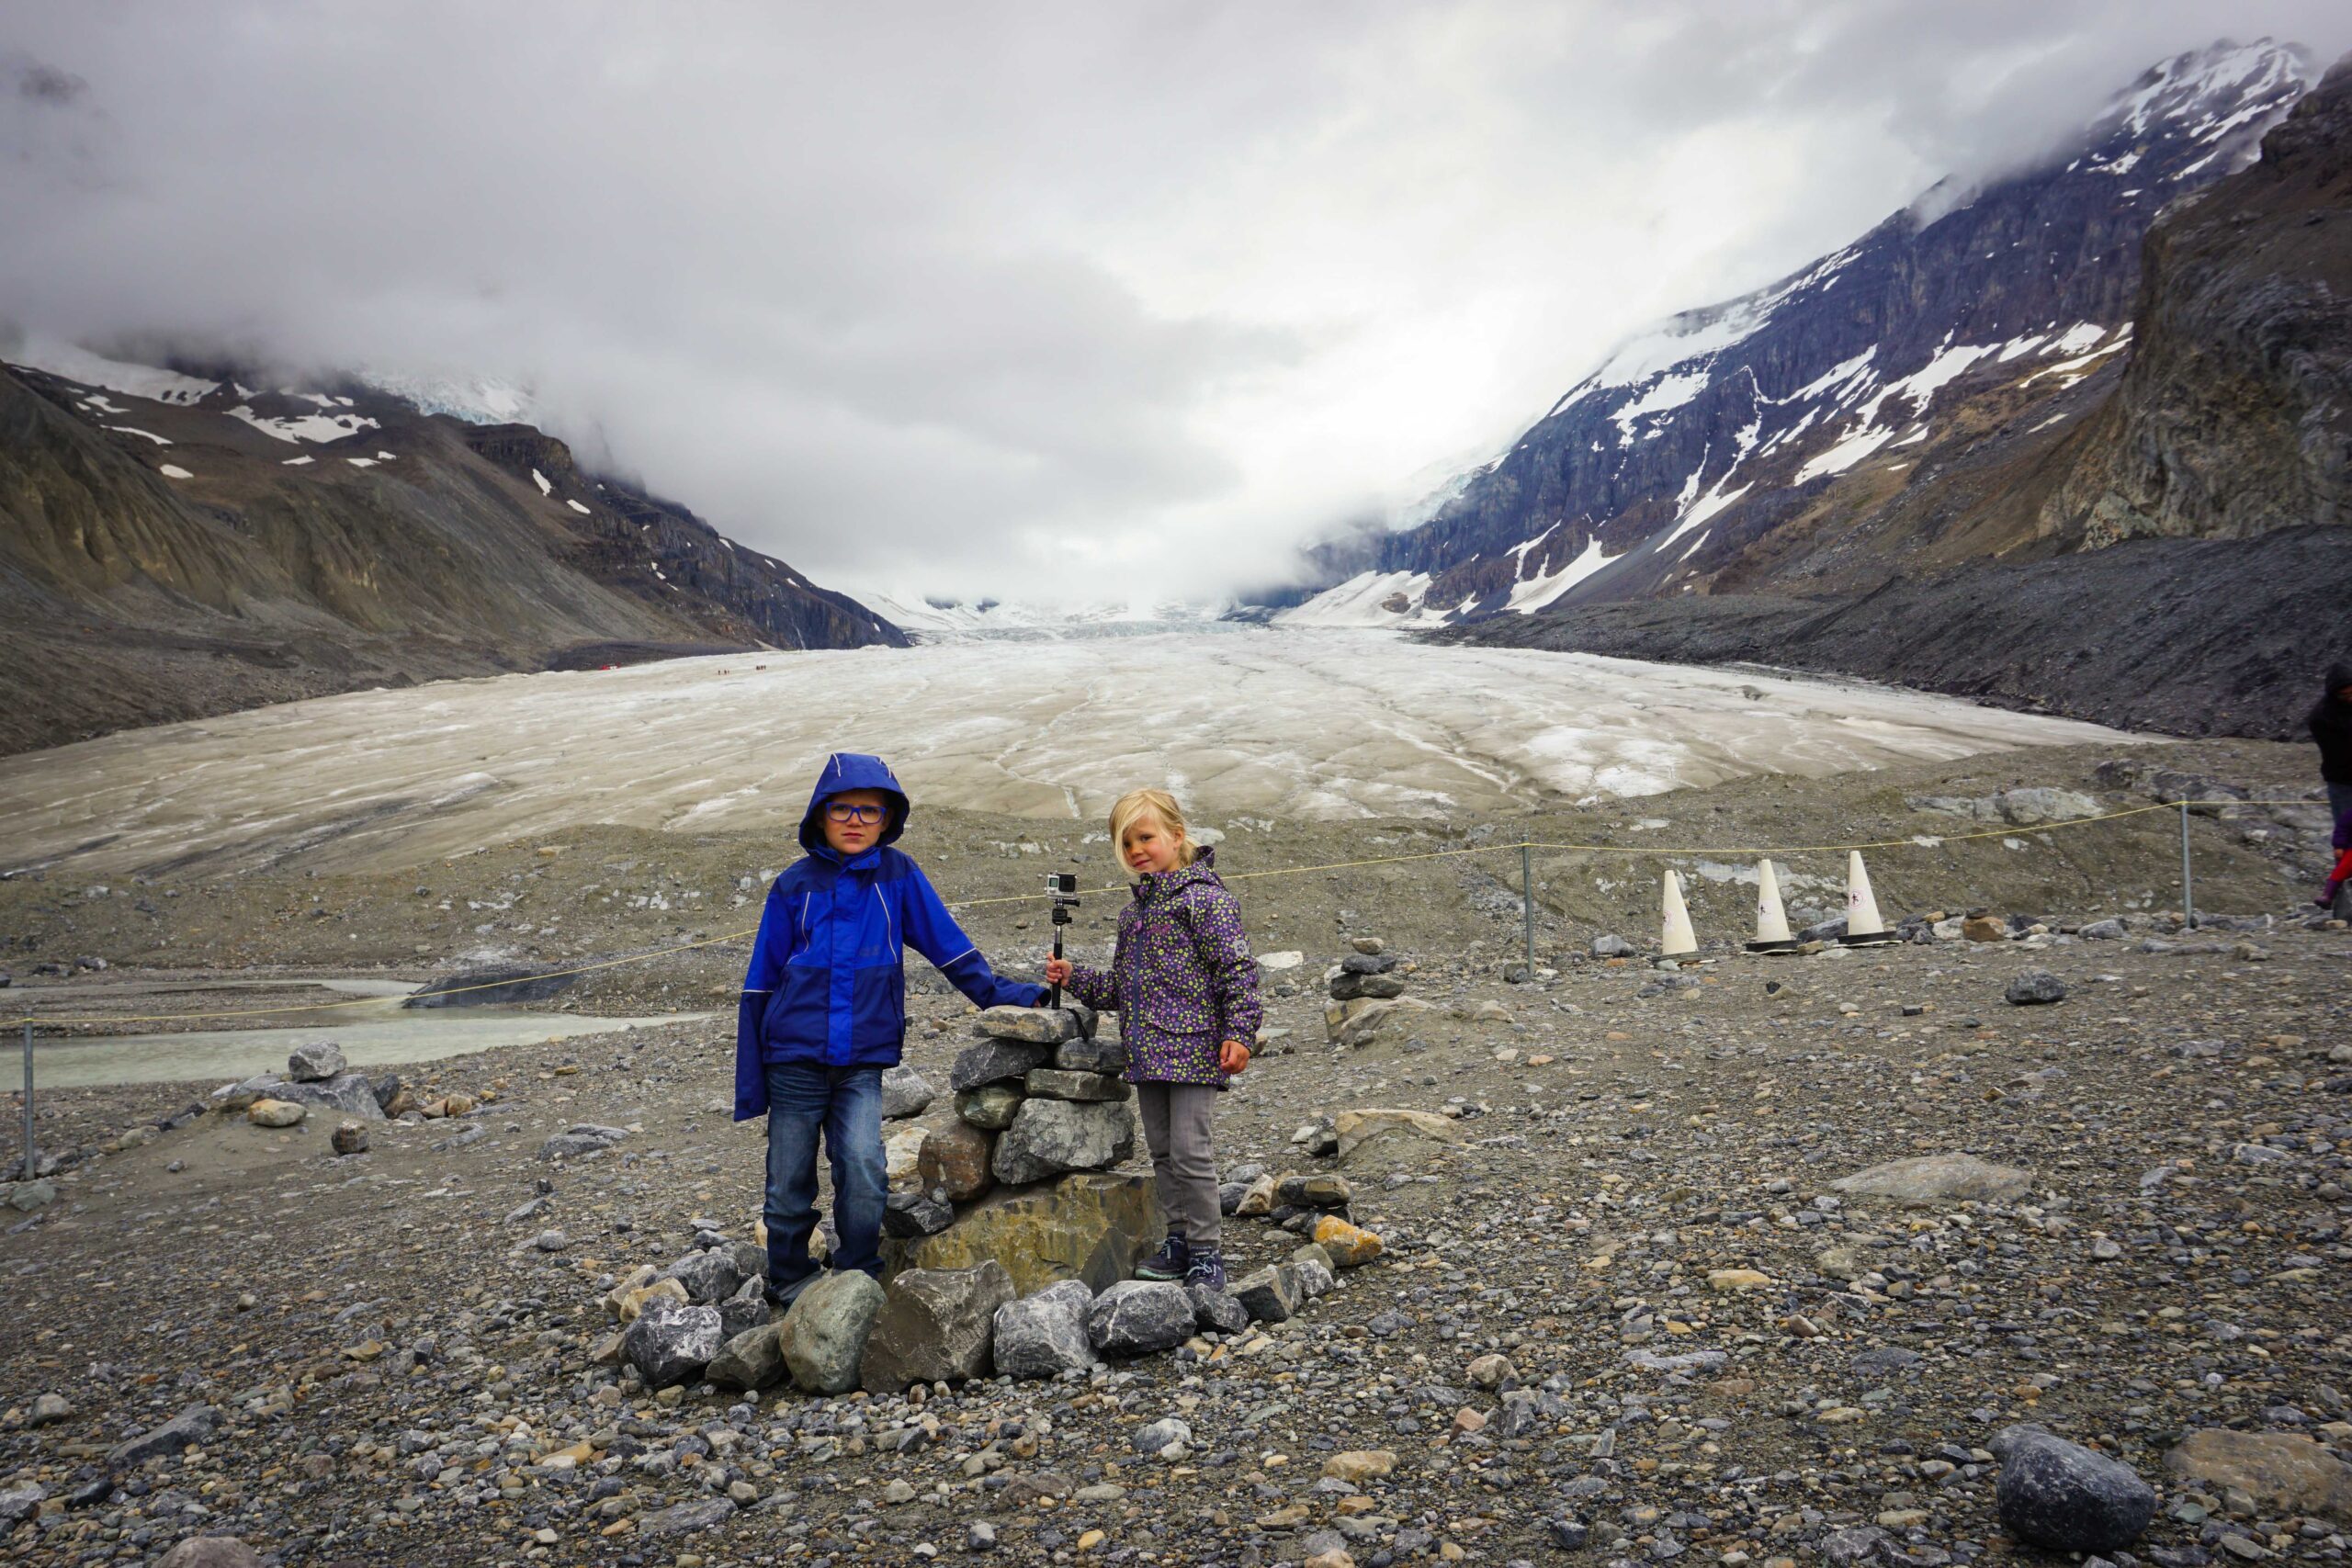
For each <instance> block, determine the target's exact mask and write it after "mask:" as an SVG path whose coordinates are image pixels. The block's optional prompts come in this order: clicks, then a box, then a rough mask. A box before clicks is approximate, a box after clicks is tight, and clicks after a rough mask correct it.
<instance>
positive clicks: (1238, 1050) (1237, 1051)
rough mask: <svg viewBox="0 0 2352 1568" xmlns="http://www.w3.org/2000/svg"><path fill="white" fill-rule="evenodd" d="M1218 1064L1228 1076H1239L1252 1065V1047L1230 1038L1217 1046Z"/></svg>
mask: <svg viewBox="0 0 2352 1568" xmlns="http://www.w3.org/2000/svg"><path fill="white" fill-rule="evenodd" d="M1216 1065H1217V1066H1219V1067H1222V1068H1223V1069H1224V1070H1225V1076H1226V1077H1229V1078H1230V1077H1239V1076H1240V1075H1241V1073H1242V1071H1243V1070H1244V1069H1246V1068H1247V1067H1248V1066H1250V1047H1249V1046H1247V1045H1244V1044H1243V1043H1241V1042H1240V1041H1238V1040H1228V1041H1227V1042H1226V1043H1224V1044H1223V1045H1220V1046H1218V1047H1217V1053H1216Z"/></svg>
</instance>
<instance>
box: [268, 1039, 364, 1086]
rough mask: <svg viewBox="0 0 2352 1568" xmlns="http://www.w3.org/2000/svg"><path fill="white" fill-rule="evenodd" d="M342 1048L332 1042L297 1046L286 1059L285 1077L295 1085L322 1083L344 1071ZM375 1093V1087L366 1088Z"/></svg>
mask: <svg viewBox="0 0 2352 1568" xmlns="http://www.w3.org/2000/svg"><path fill="white" fill-rule="evenodd" d="M344 1066H345V1062H344V1059H343V1047H342V1046H340V1045H338V1044H336V1043H334V1041H332V1040H322V1041H320V1042H318V1043H316V1044H312V1045H297V1046H295V1047H294V1049H293V1050H292V1051H291V1052H289V1053H288V1055H287V1057H286V1076H287V1077H289V1078H291V1079H293V1080H294V1081H295V1082H296V1083H323V1082H324V1081H326V1080H327V1079H329V1078H331V1077H334V1076H335V1075H336V1074H337V1073H340V1072H342V1071H343V1070H344ZM368 1092H369V1093H370V1094H373V1093H374V1092H375V1086H374V1085H373V1084H370V1085H369V1086H368Z"/></svg>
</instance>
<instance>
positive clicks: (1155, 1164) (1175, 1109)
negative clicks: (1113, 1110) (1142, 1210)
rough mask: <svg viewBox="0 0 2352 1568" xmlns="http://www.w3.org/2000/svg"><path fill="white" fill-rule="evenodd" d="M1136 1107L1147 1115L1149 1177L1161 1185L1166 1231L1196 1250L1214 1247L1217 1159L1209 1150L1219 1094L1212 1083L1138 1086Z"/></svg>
mask: <svg viewBox="0 0 2352 1568" xmlns="http://www.w3.org/2000/svg"><path fill="white" fill-rule="evenodd" d="M1136 1109H1137V1110H1139V1111H1142V1112H1143V1141H1144V1143H1145V1144H1146V1145H1148V1146H1149V1147H1150V1149H1151V1174H1152V1176H1153V1177H1154V1179H1157V1180H1158V1182H1159V1206H1160V1207H1161V1208H1163V1209H1165V1210H1167V1211H1168V1229H1169V1231H1170V1234H1172V1235H1182V1237H1183V1238H1184V1239H1185V1240H1186V1241H1188V1242H1190V1243H1191V1244H1192V1245H1193V1248H1194V1249H1195V1250H1204V1249H1207V1248H1213V1247H1216V1244H1217V1237H1218V1235H1219V1234H1220V1233H1219V1231H1218V1228H1217V1224H1218V1219H1217V1207H1216V1154H1215V1152H1214V1151H1213V1150H1212V1149H1211V1148H1210V1146H1209V1122H1210V1121H1211V1119H1212V1118H1214V1117H1215V1116H1216V1089H1215V1088H1214V1087H1212V1086H1210V1085H1208V1084H1193V1083H1139V1084H1137V1085H1136Z"/></svg>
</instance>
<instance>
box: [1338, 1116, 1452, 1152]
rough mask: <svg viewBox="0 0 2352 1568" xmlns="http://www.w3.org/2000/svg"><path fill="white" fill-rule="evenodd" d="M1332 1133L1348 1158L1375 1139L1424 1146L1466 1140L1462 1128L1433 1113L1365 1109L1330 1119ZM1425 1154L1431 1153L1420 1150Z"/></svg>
mask: <svg viewBox="0 0 2352 1568" xmlns="http://www.w3.org/2000/svg"><path fill="white" fill-rule="evenodd" d="M1331 1131H1332V1132H1334V1133H1336V1134H1339V1139H1340V1158H1341V1159H1343V1160H1344V1159H1346V1158H1347V1157H1348V1156H1350V1155H1352V1154H1354V1153H1355V1152H1356V1150H1357V1149H1358V1148H1360V1147H1362V1146H1363V1145H1365V1144H1367V1143H1369V1142H1371V1141H1373V1140H1374V1139H1381V1140H1384V1141H1386V1140H1390V1139H1394V1140H1396V1142H1397V1143H1398V1144H1407V1145H1408V1144H1410V1143H1411V1142H1414V1141H1419V1142H1422V1143H1424V1144H1459V1143H1462V1142H1463V1141H1464V1138H1463V1135H1462V1125H1461V1123H1460V1122H1455V1121H1453V1119H1452V1118H1450V1117H1445V1116H1440V1115H1439V1114H1438V1113H1437V1112H1436V1111H1399V1110H1375V1109H1366V1110H1359V1111H1340V1113H1339V1114H1338V1115H1337V1116H1334V1117H1333V1118H1331ZM1420 1152H1421V1153H1422V1154H1424V1155H1426V1154H1427V1153H1429V1152H1430V1151H1429V1150H1427V1149H1423V1150H1422V1151H1420Z"/></svg>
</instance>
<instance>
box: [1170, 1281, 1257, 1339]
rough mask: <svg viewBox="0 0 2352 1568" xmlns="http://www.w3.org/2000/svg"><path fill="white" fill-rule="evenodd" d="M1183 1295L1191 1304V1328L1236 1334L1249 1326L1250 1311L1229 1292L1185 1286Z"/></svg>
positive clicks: (1197, 1286)
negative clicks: (1188, 1298)
mask: <svg viewBox="0 0 2352 1568" xmlns="http://www.w3.org/2000/svg"><path fill="white" fill-rule="evenodd" d="M1184 1293H1185V1294H1186V1295H1187V1296H1189V1297H1191V1298H1192V1302H1193V1327H1195V1328H1214V1329H1216V1331H1217V1332H1218V1333H1220V1334H1238V1333H1240V1332H1241V1331H1242V1330H1243V1329H1245V1328H1247V1327H1249V1326H1250V1310H1249V1309H1248V1308H1247V1307H1245V1306H1243V1305H1242V1304H1241V1303H1240V1302H1238V1301H1237V1300H1236V1299H1235V1298H1234V1295H1233V1292H1230V1291H1212V1290H1210V1289H1209V1288H1208V1287H1207V1286H1205V1285H1187V1286H1185V1287H1184Z"/></svg>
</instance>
